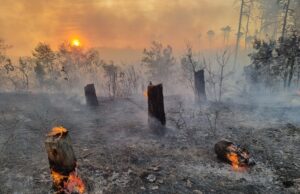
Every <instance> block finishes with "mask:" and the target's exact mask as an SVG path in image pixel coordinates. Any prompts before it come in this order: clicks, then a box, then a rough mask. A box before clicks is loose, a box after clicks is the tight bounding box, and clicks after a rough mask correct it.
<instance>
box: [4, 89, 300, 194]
mask: <svg viewBox="0 0 300 194" xmlns="http://www.w3.org/2000/svg"><path fill="white" fill-rule="evenodd" d="M82 99H83V98H82ZM82 99H81V98H75V97H67V96H65V95H63V94H34V93H26V94H21V93H6V94H5V93H3V94H0V115H1V117H0V134H1V136H0V152H1V153H0V164H1V165H0V193H3V194H9V193H24V194H27V193H28V194H35V193H37V194H39V193H41V194H45V193H53V192H54V191H53V190H52V181H51V177H50V170H49V164H48V159H47V153H46V150H45V147H44V141H45V138H46V134H47V133H48V132H49V131H50V130H51V128H52V127H54V126H60V125H62V126H64V127H65V128H67V129H68V130H69V135H70V137H71V139H72V144H73V149H74V151H75V155H76V157H77V164H78V173H79V174H80V176H81V178H82V179H83V180H84V182H85V185H86V193H92V194H93V193H94V194H98V193H104V194H105V193H116V194H117V193H118V194H120V193H141V194H146V193H157V194H158V193H161V194H162V193H164V194H165V193H172V194H175V193H194V194H200V193H203V194H205V193H225V194H226V193H243V194H244V193H246V194H247V193H249V194H255V193H300V120H299V119H298V118H296V117H297V115H299V112H300V107H297V106H292V107H288V106H281V107H279V106H270V105H268V106H258V105H247V104H234V103H229V102H227V103H222V104H220V103H209V102H208V103H205V104H204V103H203V104H201V105H197V106H196V105H195V104H192V103H187V101H185V100H183V99H181V98H180V97H179V96H166V97H165V110H166V116H167V126H166V128H164V129H159V130H155V129H154V130H153V129H150V128H149V127H148V123H147V120H148V115H147V111H146V110H147V109H146V108H147V107H146V104H147V102H146V100H145V99H144V98H143V96H141V97H135V98H133V97H132V98H116V99H109V98H99V99H98V101H99V106H98V107H94V108H92V107H88V106H86V105H85V104H84V103H82ZM220 139H228V140H230V141H232V142H234V143H236V144H239V145H241V146H243V147H245V148H246V149H248V150H249V152H250V154H251V155H252V157H253V158H254V159H255V161H256V165H255V166H254V167H252V168H249V169H246V170H241V171H235V170H234V169H233V168H232V167H231V166H230V165H229V164H227V163H223V162H221V161H219V160H218V159H217V158H216V155H215V153H214V149H213V147H214V144H215V143H216V142H218V141H219V140H220Z"/></svg>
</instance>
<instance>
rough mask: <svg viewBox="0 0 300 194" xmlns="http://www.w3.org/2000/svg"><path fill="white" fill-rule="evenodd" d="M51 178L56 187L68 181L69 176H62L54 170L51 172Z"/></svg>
mask: <svg viewBox="0 0 300 194" xmlns="http://www.w3.org/2000/svg"><path fill="white" fill-rule="evenodd" d="M51 176H52V180H53V183H54V185H60V184H61V183H62V182H63V181H64V180H67V179H68V176H64V175H61V174H59V173H58V172H55V171H54V170H51Z"/></svg>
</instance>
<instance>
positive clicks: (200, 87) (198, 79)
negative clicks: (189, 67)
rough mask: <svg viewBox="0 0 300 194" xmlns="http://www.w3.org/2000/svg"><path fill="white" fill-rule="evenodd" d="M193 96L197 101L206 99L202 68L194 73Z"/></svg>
mask: <svg viewBox="0 0 300 194" xmlns="http://www.w3.org/2000/svg"><path fill="white" fill-rule="evenodd" d="M194 80H195V97H196V100H197V101H206V92H205V78H204V70H203V69H202V70H199V71H196V72H195V73H194Z"/></svg>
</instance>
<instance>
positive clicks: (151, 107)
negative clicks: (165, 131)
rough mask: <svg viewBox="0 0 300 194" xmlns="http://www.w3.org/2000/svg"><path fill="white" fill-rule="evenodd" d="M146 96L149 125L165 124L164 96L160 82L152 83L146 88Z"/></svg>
mask: <svg viewBox="0 0 300 194" xmlns="http://www.w3.org/2000/svg"><path fill="white" fill-rule="evenodd" d="M147 96H148V123H149V125H150V127H157V126H159V125H158V124H160V126H164V125H165V124H166V116H165V108H164V96H163V86H162V84H158V85H152V84H151V83H150V84H149V86H148V89H147Z"/></svg>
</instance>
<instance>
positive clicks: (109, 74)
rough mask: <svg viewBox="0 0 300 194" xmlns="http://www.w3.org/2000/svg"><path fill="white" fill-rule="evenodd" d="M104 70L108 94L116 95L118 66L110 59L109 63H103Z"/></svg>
mask: <svg viewBox="0 0 300 194" xmlns="http://www.w3.org/2000/svg"><path fill="white" fill-rule="evenodd" d="M102 67H103V69H104V71H105V77H106V78H107V82H106V86H107V89H108V95H109V96H110V97H113V98H114V97H116V94H117V80H118V69H119V68H118V67H117V66H116V65H115V64H114V63H113V61H111V63H110V64H103V66H102Z"/></svg>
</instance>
